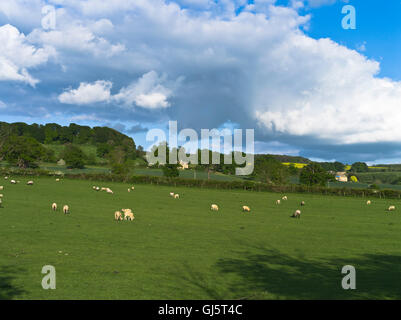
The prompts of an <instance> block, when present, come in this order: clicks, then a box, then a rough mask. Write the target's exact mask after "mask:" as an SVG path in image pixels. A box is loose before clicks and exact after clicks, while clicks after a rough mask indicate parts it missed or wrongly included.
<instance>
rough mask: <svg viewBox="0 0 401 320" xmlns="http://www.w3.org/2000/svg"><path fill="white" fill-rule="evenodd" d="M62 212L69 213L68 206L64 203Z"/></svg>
mask: <svg viewBox="0 0 401 320" xmlns="http://www.w3.org/2000/svg"><path fill="white" fill-rule="evenodd" d="M63 212H64V214H69V213H70V207H69V206H67V205H65V206H64V207H63Z"/></svg>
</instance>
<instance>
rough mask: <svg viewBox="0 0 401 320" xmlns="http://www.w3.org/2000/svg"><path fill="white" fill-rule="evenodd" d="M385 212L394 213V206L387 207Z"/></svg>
mask: <svg viewBox="0 0 401 320" xmlns="http://www.w3.org/2000/svg"><path fill="white" fill-rule="evenodd" d="M387 210H388V211H394V210H395V206H389V207H388V209H387Z"/></svg>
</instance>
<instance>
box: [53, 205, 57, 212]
mask: <svg viewBox="0 0 401 320" xmlns="http://www.w3.org/2000/svg"><path fill="white" fill-rule="evenodd" d="M52 210H53V211H56V210H57V203H53V204H52Z"/></svg>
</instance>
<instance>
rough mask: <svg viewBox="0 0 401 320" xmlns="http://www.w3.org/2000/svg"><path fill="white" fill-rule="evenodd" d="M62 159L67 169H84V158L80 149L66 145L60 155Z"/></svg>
mask: <svg viewBox="0 0 401 320" xmlns="http://www.w3.org/2000/svg"><path fill="white" fill-rule="evenodd" d="M62 158H63V159H64V160H65V162H66V164H67V166H68V168H71V169H75V168H76V169H83V168H85V162H86V156H85V153H84V152H83V151H82V150H81V148H79V147H77V146H75V145H73V144H68V145H66V146H65V149H64V151H63V153H62Z"/></svg>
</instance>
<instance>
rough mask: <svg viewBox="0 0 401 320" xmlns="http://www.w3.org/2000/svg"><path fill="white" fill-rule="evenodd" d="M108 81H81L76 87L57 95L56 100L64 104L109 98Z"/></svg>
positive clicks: (95, 101)
mask: <svg viewBox="0 0 401 320" xmlns="http://www.w3.org/2000/svg"><path fill="white" fill-rule="evenodd" d="M111 87H112V83H111V82H110V81H102V80H99V81H96V82H94V83H86V82H81V84H80V85H79V88H78V89H70V90H67V91H65V92H63V93H62V94H60V95H59V97H58V100H59V101H60V102H61V103H65V104H77V105H85V104H93V103H97V102H104V101H108V100H109V99H110V90H111Z"/></svg>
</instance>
